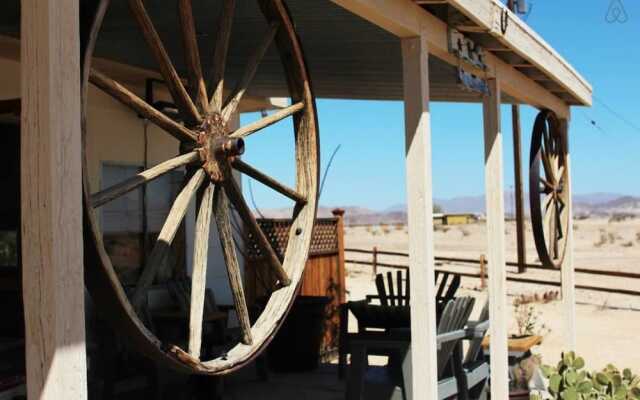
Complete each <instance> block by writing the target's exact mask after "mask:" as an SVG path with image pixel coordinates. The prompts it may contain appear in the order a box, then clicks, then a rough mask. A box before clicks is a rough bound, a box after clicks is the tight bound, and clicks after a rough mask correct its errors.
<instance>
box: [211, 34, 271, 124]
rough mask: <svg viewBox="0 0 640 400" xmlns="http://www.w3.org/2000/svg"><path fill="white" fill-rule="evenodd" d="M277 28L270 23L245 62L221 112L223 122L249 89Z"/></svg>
mask: <svg viewBox="0 0 640 400" xmlns="http://www.w3.org/2000/svg"><path fill="white" fill-rule="evenodd" d="M278 27H279V24H277V23H272V24H271V25H269V29H268V30H267V32H266V33H265V34H264V35H263V37H262V42H260V44H259V45H258V47H257V48H256V49H255V50H254V51H253V53H252V54H251V57H250V58H249V60H248V61H247V64H246V66H245V70H244V73H243V75H242V78H241V79H240V82H239V83H238V86H237V87H236V88H235V90H234V91H233V94H232V95H231V97H230V98H229V100H228V101H227V102H226V104H225V106H224V108H223V110H222V118H223V120H224V121H228V120H229V118H231V115H232V114H233V113H235V112H236V110H237V109H238V104H240V100H242V96H243V95H244V94H245V92H246V91H247V89H248V88H249V85H250V84H251V81H252V80H253V77H254V76H255V74H256V71H257V70H258V66H259V65H260V62H261V61H262V58H263V57H264V55H265V53H266V52H267V50H268V49H269V46H271V43H272V42H273V39H275V37H276V33H277V32H278Z"/></svg>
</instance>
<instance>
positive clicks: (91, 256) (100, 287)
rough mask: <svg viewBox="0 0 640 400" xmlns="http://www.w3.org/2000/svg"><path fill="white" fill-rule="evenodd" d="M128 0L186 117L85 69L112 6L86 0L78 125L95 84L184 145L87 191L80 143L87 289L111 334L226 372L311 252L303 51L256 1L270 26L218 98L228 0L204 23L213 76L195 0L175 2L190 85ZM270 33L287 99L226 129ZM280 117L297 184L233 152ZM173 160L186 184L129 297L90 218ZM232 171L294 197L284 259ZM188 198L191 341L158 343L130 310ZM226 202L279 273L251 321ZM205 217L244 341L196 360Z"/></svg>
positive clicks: (169, 357) (281, 9) (278, 2)
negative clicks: (290, 133) (192, 220)
mask: <svg viewBox="0 0 640 400" xmlns="http://www.w3.org/2000/svg"><path fill="white" fill-rule="evenodd" d="M127 1H128V4H129V8H130V11H131V14H132V16H133V18H134V19H135V21H136V23H137V25H138V27H139V28H140V31H141V33H142V35H143V37H144V39H145V41H146V43H147V45H148V46H149V48H150V49H151V53H152V54H153V56H154V58H155V60H156V62H157V65H158V67H159V68H158V69H159V71H160V73H161V74H162V76H163V78H164V80H165V82H166V85H167V87H168V89H169V92H170V93H171V95H172V98H173V101H174V102H175V104H176V106H177V108H178V109H179V112H180V115H181V119H182V120H183V121H184V123H179V122H177V121H175V120H173V119H170V118H169V117H167V116H166V115H165V114H163V113H161V112H159V111H158V110H156V109H155V108H153V106H152V105H150V104H148V103H146V102H145V101H144V100H142V99H141V98H139V97H138V96H136V95H135V94H134V93H132V92H131V91H130V90H128V89H127V88H126V87H125V86H123V85H121V84H119V83H118V82H116V81H114V80H113V79H110V78H109V77H108V76H106V75H105V74H104V73H102V72H100V71H98V70H96V69H93V68H92V66H91V60H92V58H93V52H94V48H95V43H96V40H97V37H98V35H99V31H100V28H101V25H102V21H103V19H104V16H105V13H106V11H107V9H108V7H109V0H97V1H95V3H94V6H95V9H94V10H92V12H91V15H92V18H91V24H90V25H88V27H87V29H86V30H85V35H84V39H85V42H84V55H83V128H84V129H85V132H86V121H85V120H86V114H87V96H88V85H89V84H93V85H95V86H97V87H98V88H99V89H101V90H102V91H104V92H105V93H107V94H108V95H110V96H112V97H113V98H114V99H116V100H117V101H119V102H121V103H122V104H124V105H125V106H127V107H129V108H130V109H131V110H133V111H134V112H136V113H137V114H139V115H142V116H143V117H145V118H146V119H148V120H149V121H151V122H152V123H154V124H155V125H157V126H158V127H160V128H161V129H162V130H164V131H165V132H166V133H168V134H170V135H172V136H173V137H175V138H176V139H178V140H179V141H180V143H181V145H180V153H181V154H179V155H178V156H176V157H175V158H172V159H169V160H167V161H165V162H162V163H160V164H158V165H156V166H154V167H152V168H150V169H148V170H146V171H144V172H141V173H139V174H138V175H136V176H134V177H133V178H131V179H128V180H125V181H124V182H121V183H119V184H117V185H114V186H112V187H108V188H106V189H104V190H101V191H99V192H92V191H91V189H90V188H89V184H88V182H89V179H88V173H87V160H86V157H87V152H86V148H85V156H84V158H85V160H84V163H85V164H84V182H85V184H84V207H85V213H84V214H85V265H86V274H85V275H86V276H85V279H86V283H87V287H88V288H89V290H90V292H91V295H92V298H93V300H94V301H95V302H96V303H97V307H98V309H99V310H100V313H101V314H102V315H104V316H105V317H108V318H111V319H112V322H113V323H115V324H116V327H117V329H119V334H120V335H122V336H123V337H126V338H127V339H128V340H129V341H130V342H131V343H132V345H133V346H134V347H135V348H136V350H138V351H141V352H143V353H145V354H146V355H148V356H150V357H152V358H154V359H155V360H157V361H158V362H160V363H162V364H163V365H166V366H170V367H172V368H174V369H178V370H182V371H185V372H189V373H199V374H208V375H219V374H225V373H229V372H232V371H234V370H236V369H238V368H241V367H242V366H244V365H246V364H247V363H248V362H249V361H251V360H252V359H253V358H254V357H255V356H256V355H258V354H259V353H260V351H261V350H262V349H264V348H265V346H266V345H267V344H268V343H269V341H270V340H271V338H272V337H273V336H274V335H275V333H276V331H277V329H278V328H279V326H280V325H281V323H282V322H283V320H284V318H285V316H286V313H287V312H288V310H289V308H290V307H291V304H292V302H293V299H294V297H295V294H296V292H297V289H298V287H299V285H300V282H301V277H302V273H303V270H304V265H305V262H306V259H307V255H308V250H309V246H310V241H311V233H312V227H313V223H314V219H315V215H316V207H317V204H316V201H317V186H318V132H317V121H316V110H315V100H314V97H313V93H312V92H311V85H310V82H309V77H308V73H307V70H306V65H305V61H304V57H303V54H302V49H301V48H300V43H299V41H298V38H297V36H296V33H295V30H294V27H293V24H292V21H291V19H290V16H289V14H288V12H287V10H286V7H285V5H284V4H283V3H282V0H257V3H258V5H259V8H260V10H261V12H262V14H263V15H264V17H265V18H266V22H267V31H266V32H265V34H264V36H263V37H262V38H261V40H260V44H259V45H258V46H257V48H256V49H255V50H254V51H253V53H252V55H251V57H250V58H249V59H248V60H247V61H246V64H245V70H244V74H243V75H242V78H241V79H240V80H239V82H238V83H237V85H236V87H235V89H233V90H232V91H230V95H229V96H227V97H226V99H225V98H223V93H224V91H225V90H226V89H227V88H225V85H227V81H225V64H226V59H227V53H228V52H229V38H230V36H231V27H232V22H233V15H234V10H235V0H224V1H222V2H221V4H222V7H221V12H220V17H219V20H218V26H217V27H212V30H213V31H216V30H217V35H216V38H215V42H214V43H210V44H209V45H210V46H209V47H207V48H211V49H215V54H213V57H214V59H213V68H212V69H213V70H212V73H211V77H210V79H205V78H204V76H203V72H202V69H203V68H202V66H201V62H200V54H199V50H198V40H197V37H196V28H195V22H194V16H193V10H192V4H191V0H178V2H177V3H178V11H179V13H178V15H179V18H180V22H181V32H182V44H183V47H184V54H185V61H186V69H187V71H188V76H187V77H188V85H187V86H186V87H185V85H184V84H183V81H182V79H181V77H180V76H179V75H178V73H177V72H176V69H175V67H174V64H173V63H172V60H171V59H170V57H169V55H168V53H167V51H166V50H165V47H164V46H163V44H162V42H161V39H160V37H159V35H158V33H157V31H156V29H155V27H154V24H153V22H152V20H151V18H150V16H149V14H148V13H147V10H146V9H145V5H144V3H143V1H142V0H127ZM85 22H86V21H85ZM272 42H275V45H276V46H277V49H278V52H279V54H280V58H281V61H282V63H283V66H284V74H285V75H286V76H285V78H286V82H287V85H288V89H289V94H290V97H291V104H292V105H290V106H288V107H286V108H283V109H281V110H279V111H277V112H275V113H273V114H271V115H269V116H266V117H263V118H262V119H260V120H258V121H257V122H253V123H251V124H249V125H246V126H242V127H240V128H239V129H237V130H235V131H231V130H230V129H228V128H227V126H228V122H229V119H230V118H231V116H232V114H234V112H235V111H236V110H237V108H238V105H239V103H240V101H241V99H242V97H243V95H244V94H245V93H246V91H247V89H248V87H249V86H250V84H251V82H252V78H253V77H254V75H255V73H256V70H257V68H258V65H259V64H260V61H261V59H262V58H263V56H264V55H265V53H266V51H267V49H268V48H269V47H270V45H271V44H272ZM206 81H210V82H212V85H211V87H207V84H206ZM286 118H292V120H293V124H292V125H293V129H294V142H295V152H296V157H295V160H296V162H295V164H296V187H295V188H289V187H287V186H285V185H283V184H281V183H279V182H278V181H277V180H275V179H273V178H271V177H269V176H268V175H266V174H264V173H262V172H260V171H258V170H256V169H255V168H253V167H252V166H250V165H248V164H246V163H244V162H243V161H241V160H240V159H239V158H238V156H239V155H241V154H242V153H243V152H244V150H245V143H244V139H245V138H246V137H247V136H249V135H252V134H254V133H258V131H260V130H261V129H263V128H265V127H267V126H270V125H271V124H274V123H276V122H278V121H280V120H283V119H286ZM85 141H86V140H85ZM255 150H257V149H251V148H248V149H247V151H255ZM180 167H185V168H186V171H187V175H186V176H187V178H188V181H187V183H186V185H185V186H184V188H183V189H182V191H181V192H180V194H179V195H178V196H177V198H176V199H175V203H174V204H173V206H172V207H171V210H170V212H169V214H168V217H167V220H166V222H165V223H164V226H163V228H162V230H161V232H160V235H159V238H158V241H157V243H156V244H155V247H154V248H153V250H152V252H151V254H150V256H149V257H148V262H147V263H146V265H145V266H144V268H143V270H142V273H141V276H140V279H139V281H138V283H137V286H136V288H135V291H134V293H133V296H132V297H131V300H129V299H128V298H127V295H126V294H125V291H124V290H123V287H122V285H121V283H120V281H119V280H118V277H117V275H116V273H115V271H114V268H113V265H112V262H111V260H110V258H109V256H108V255H107V252H106V251H105V247H104V244H103V240H102V235H101V233H100V230H99V229H98V228H97V224H96V217H95V210H96V209H97V208H98V207H100V206H102V205H104V204H106V203H107V202H109V201H111V200H113V199H116V198H118V197H119V196H122V195H124V194H125V193H127V192H129V191H131V190H134V189H137V188H140V187H142V186H143V185H146V184H148V183H149V182H151V181H153V180H154V179H156V178H158V177H160V176H162V175H163V174H166V173H168V172H170V171H173V170H175V169H177V168H180ZM234 170H236V171H239V172H241V173H243V174H246V175H248V176H250V177H252V178H253V179H256V180H258V181H260V182H262V183H263V184H265V185H266V186H268V187H270V188H271V189H273V190H275V191H276V192H279V193H280V194H282V195H284V196H286V197H289V198H290V199H292V200H293V201H294V202H295V207H294V215H293V223H292V228H291V231H290V233H289V240H288V245H287V248H286V251H285V254H284V255H283V256H282V258H281V257H280V256H279V255H277V254H276V253H275V251H274V250H273V249H272V247H271V246H270V244H269V242H268V240H267V238H266V236H265V234H264V233H263V231H262V230H261V228H260V226H259V225H258V223H257V222H256V220H255V218H254V216H253V214H252V211H251V209H250V208H249V206H248V205H247V203H246V202H245V200H244V198H243V195H242V192H241V190H240V189H239V187H238V185H237V183H236V181H235V180H234V179H233V177H232V171H234ZM194 197H196V198H197V200H198V201H197V202H198V203H199V204H198V205H197V209H198V214H197V217H196V224H195V225H196V232H195V239H194V255H193V264H194V265H193V274H192V293H191V304H192V307H191V308H190V322H189V332H188V334H189V343H188V348H184V349H183V348H180V347H178V346H176V345H172V344H170V343H161V342H160V340H159V339H158V338H157V337H156V336H155V335H154V334H153V333H152V332H151V331H150V330H149V329H148V328H147V327H145V325H144V323H143V322H142V320H141V319H140V318H139V316H138V315H137V313H136V311H135V310H137V305H138V304H139V303H140V302H141V301H142V300H143V299H144V297H145V290H146V289H147V288H148V287H149V285H150V284H152V282H153V281H154V277H155V274H156V272H157V267H158V265H160V261H162V259H163V257H165V256H166V254H167V252H168V248H169V245H170V243H171V241H172V240H173V238H174V236H175V234H176V231H177V229H178V227H179V225H180V224H181V221H182V220H183V219H184V217H185V213H186V210H187V206H188V204H189V202H190V200H191V199H192V198H194ZM229 203H230V204H231V205H232V206H233V207H234V208H235V210H236V211H237V212H238V214H239V216H240V217H241V219H242V221H243V223H244V226H245V228H246V229H247V230H248V232H249V234H250V235H251V237H252V239H253V241H255V242H256V243H258V245H259V247H260V251H261V252H262V253H263V254H265V255H266V260H267V263H268V264H269V265H270V267H271V268H272V269H273V271H275V273H276V275H277V277H278V279H279V285H278V289H277V290H276V291H275V292H274V293H273V294H272V296H271V297H270V299H269V300H268V303H267V305H266V307H265V308H264V310H263V312H262V314H261V315H260V316H259V317H258V318H257V320H256V321H255V323H253V325H252V324H251V323H250V320H249V315H248V311H247V305H246V302H245V295H244V292H243V288H242V281H241V276H240V267H239V263H238V258H237V256H236V248H235V246H234V243H233V237H232V232H231V225H230V212H229ZM212 218H215V221H216V226H217V229H218V233H219V237H220V242H221V246H222V249H223V254H224V259H225V263H226V267H227V272H228V276H229V284H230V287H231V291H232V294H233V298H234V303H235V308H236V311H237V314H238V319H239V322H240V328H241V331H242V335H241V336H242V337H241V339H240V342H239V343H237V344H235V345H234V346H233V347H232V348H230V349H229V350H228V351H227V352H226V353H225V354H222V355H220V356H219V357H217V358H214V359H211V360H201V359H200V347H201V335H202V318H203V304H204V301H205V300H204V298H205V274H206V270H207V251H208V237H209V229H210V225H211V219H212ZM185 347H187V346H185Z"/></svg>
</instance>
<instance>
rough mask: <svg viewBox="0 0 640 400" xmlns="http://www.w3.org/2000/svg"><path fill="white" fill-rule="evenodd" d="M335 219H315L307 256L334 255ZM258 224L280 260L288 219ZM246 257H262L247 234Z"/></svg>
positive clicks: (289, 222)
mask: <svg viewBox="0 0 640 400" xmlns="http://www.w3.org/2000/svg"><path fill="white" fill-rule="evenodd" d="M337 222H338V220H337V219H336V218H322V219H317V220H316V223H315V225H314V226H313V235H312V236H311V248H310V249H309V256H314V255H320V254H328V253H334V252H337V251H338V234H337V225H338V224H337ZM258 224H259V225H260V228H262V231H263V232H264V234H265V235H266V236H267V239H268V240H269V243H271V247H273V249H274V250H275V251H276V254H277V255H278V256H279V257H280V259H281V260H282V259H283V258H284V253H285V250H286V249H287V243H288V241H289V231H290V230H291V220H290V219H266V218H265V219H258ZM247 255H248V257H249V258H251V259H254V260H255V259H260V258H262V257H263V256H264V254H263V252H262V251H261V250H260V247H259V246H258V244H257V243H256V241H255V240H254V238H253V237H252V235H251V234H249V240H248V242H247Z"/></svg>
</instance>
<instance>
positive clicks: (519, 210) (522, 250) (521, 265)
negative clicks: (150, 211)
mask: <svg viewBox="0 0 640 400" xmlns="http://www.w3.org/2000/svg"><path fill="white" fill-rule="evenodd" d="M507 6H508V7H509V9H510V10H511V11H513V12H516V10H515V7H516V5H515V0H508V1H507ZM511 120H512V123H513V162H514V176H515V193H514V196H515V198H516V208H515V217H516V242H517V246H518V273H519V274H522V273H524V272H526V270H527V267H526V262H527V253H526V242H525V240H526V239H525V235H524V191H523V189H522V158H521V154H520V148H521V147H522V141H521V132H520V106H519V105H518V104H514V105H512V106H511Z"/></svg>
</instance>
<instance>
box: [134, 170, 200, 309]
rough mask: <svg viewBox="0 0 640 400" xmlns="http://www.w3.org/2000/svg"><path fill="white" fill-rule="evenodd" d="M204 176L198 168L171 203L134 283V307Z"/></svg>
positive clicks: (153, 273) (140, 300) (160, 263)
mask: <svg viewBox="0 0 640 400" xmlns="http://www.w3.org/2000/svg"><path fill="white" fill-rule="evenodd" d="M204 176H205V172H204V170H202V169H199V170H198V171H196V173H195V174H194V175H193V176H192V177H191V179H190V180H189V183H187V185H186V186H185V187H184V189H182V191H181V192H180V194H179V195H178V197H176V201H175V202H174V203H173V206H171V210H170V211H169V215H168V216H167V220H166V221H165V223H164V226H163V227H162V230H161V231H160V234H159V235H158V240H157V241H156V245H155V246H154V247H153V250H152V251H151V254H150V255H149V259H148V261H147V264H146V265H145V267H144V270H143V271H142V274H141V275H140V279H139V280H138V283H137V285H136V290H135V292H134V294H133V298H132V303H133V305H134V307H139V306H140V305H141V304H142V302H143V300H144V297H145V295H146V289H147V288H148V287H149V286H150V285H151V284H152V283H153V280H154V278H155V276H156V273H157V272H158V270H159V269H160V267H161V266H162V263H163V262H164V260H165V258H166V256H167V254H168V253H169V250H170V249H171V242H173V239H174V237H175V235H176V232H177V231H178V228H179V227H180V224H181V223H182V219H183V218H184V215H185V214H186V212H187V208H188V207H189V202H190V201H191V199H192V198H193V195H194V194H195V193H196V191H197V190H198V188H199V187H200V185H201V184H202V182H203V181H204Z"/></svg>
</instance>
